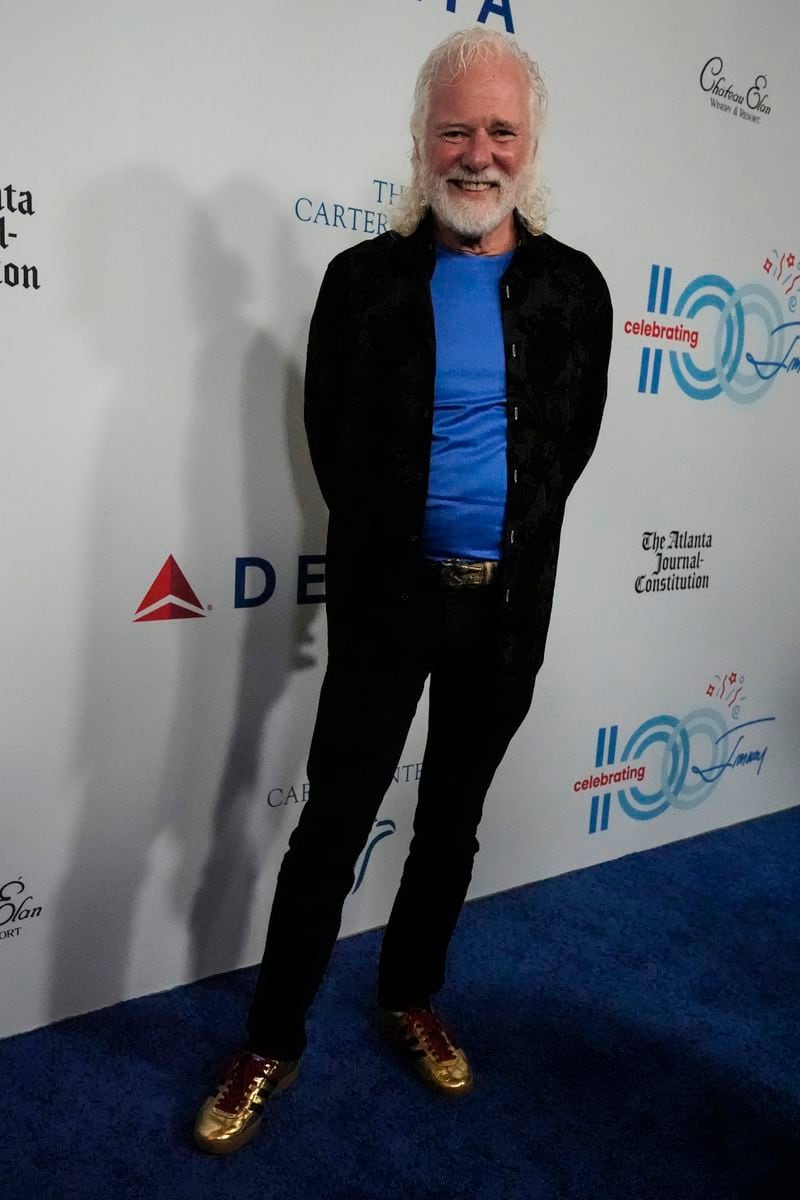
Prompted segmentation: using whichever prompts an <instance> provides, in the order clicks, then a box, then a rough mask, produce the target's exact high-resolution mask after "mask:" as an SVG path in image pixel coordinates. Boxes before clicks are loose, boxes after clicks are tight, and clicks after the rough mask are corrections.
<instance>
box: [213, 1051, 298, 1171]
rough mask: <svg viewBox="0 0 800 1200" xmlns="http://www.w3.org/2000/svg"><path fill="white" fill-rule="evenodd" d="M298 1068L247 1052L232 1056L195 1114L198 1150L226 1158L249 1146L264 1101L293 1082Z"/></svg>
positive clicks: (275, 1059)
mask: <svg viewBox="0 0 800 1200" xmlns="http://www.w3.org/2000/svg"><path fill="white" fill-rule="evenodd" d="M298 1068H299V1064H298V1063H297V1062H283V1061H282V1060H281V1059H277V1058H261V1056H260V1055H258V1054H251V1053H250V1051H249V1050H242V1051H241V1052H240V1053H239V1054H236V1055H234V1057H233V1058H232V1059H230V1060H229V1062H228V1064H227V1068H226V1070H225V1072H224V1075H223V1078H222V1079H221V1081H220V1085H219V1087H218V1089H217V1091H216V1093H215V1094H214V1095H213V1096H210V1097H209V1098H208V1100H206V1102H205V1104H204V1105H203V1107H202V1108H201V1109H200V1112H199V1113H198V1114H197V1121H196V1122H195V1127H194V1140H195V1142H196V1143H197V1145H198V1146H199V1147H200V1149H201V1150H206V1151H208V1153H209V1154H230V1153H232V1151H234V1150H238V1149H239V1147H240V1146H243V1145H244V1144H245V1142H249V1141H250V1138H251V1137H252V1136H253V1134H254V1133H255V1132H256V1130H257V1129H258V1127H259V1125H260V1124H261V1117H262V1116H263V1108H264V1105H265V1104H266V1102H267V1100H269V1099H270V1097H272V1096H275V1095H277V1094H278V1092H282V1091H283V1089H284V1088H287V1087H288V1086H289V1084H290V1083H293V1082H294V1080H295V1078H296V1077H297V1072H298Z"/></svg>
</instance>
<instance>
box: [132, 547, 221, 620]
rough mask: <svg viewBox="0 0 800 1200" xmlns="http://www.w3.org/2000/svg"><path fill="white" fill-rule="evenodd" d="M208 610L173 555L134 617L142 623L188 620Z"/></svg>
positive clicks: (202, 614)
mask: <svg viewBox="0 0 800 1200" xmlns="http://www.w3.org/2000/svg"><path fill="white" fill-rule="evenodd" d="M205 615H206V611H205V609H204V608H203V606H202V604H201V603H200V601H199V600H198V598H197V595H196V593H195V591H194V588H193V587H192V585H191V584H190V583H189V580H188V579H187V578H186V576H185V575H184V573H183V571H182V570H181V569H180V567H179V566H178V564H177V563H176V561H175V559H174V558H173V557H172V555H171V554H170V556H169V558H168V559H167V560H166V562H165V563H164V565H163V567H162V568H161V570H160V571H159V572H158V574H157V575H156V577H155V579H154V580H153V582H152V583H151V585H150V587H149V588H148V590H147V592H146V594H145V596H144V598H143V600H142V602H141V604H140V605H139V607H138V608H137V610H136V614H135V616H134V618H133V620H134V622H138V621H185V620H187V619H189V620H190V619H192V618H194V617H204V616H205Z"/></svg>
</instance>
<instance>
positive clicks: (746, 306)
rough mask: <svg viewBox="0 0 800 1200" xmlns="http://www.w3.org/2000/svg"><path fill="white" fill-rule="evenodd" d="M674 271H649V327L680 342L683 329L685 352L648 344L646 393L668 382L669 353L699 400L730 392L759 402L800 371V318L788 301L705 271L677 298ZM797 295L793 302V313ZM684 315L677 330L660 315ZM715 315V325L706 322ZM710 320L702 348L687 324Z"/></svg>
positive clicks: (643, 369) (685, 387)
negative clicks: (780, 379)
mask: <svg viewBox="0 0 800 1200" xmlns="http://www.w3.org/2000/svg"><path fill="white" fill-rule="evenodd" d="M674 291H675V289H674V287H673V278H672V268H671V267H661V266H659V265H658V264H656V263H654V264H653V266H652V267H651V270H650V284H649V288H648V297H647V311H648V313H650V314H652V315H653V317H654V320H653V321H652V322H651V323H650V324H649V325H648V326H647V332H648V333H649V332H650V331H651V330H652V336H654V337H666V338H667V339H668V340H673V336H674V334H675V332H676V329H677V330H678V331H680V333H681V335H682V336H680V337H676V338H675V340H676V341H678V342H682V343H684V344H683V345H682V346H681V348H680V349H671V348H670V349H665V348H662V347H661V346H658V347H652V346H644V347H643V348H642V354H641V360H640V367H639V384H638V390H639V392H640V393H649V394H651V395H654V394H656V393H657V392H658V391H659V388H660V385H661V379H662V366H663V358H664V355H667V356H668V359H669V365H670V368H671V370H672V375H673V377H674V379H675V382H676V383H677V384H678V386H679V387H680V388H681V390H682V391H683V392H684V393H685V394H686V395H687V396H690V397H691V398H692V399H693V400H713V399H715V398H716V397H717V396H720V395H723V394H724V395H725V396H727V397H728V399H730V400H733V401H734V402H735V403H736V404H754V403H755V402H756V401H757V400H760V399H761V398H762V396H764V394H765V393H766V392H767V391H768V390H769V388H770V387H771V386H772V384H773V382H774V381H775V379H776V377H777V376H779V375H782V374H784V373H785V374H787V375H797V374H800V321H787V320H786V313H785V311H784V308H783V306H782V303H781V300H780V299H779V298H778V296H777V295H776V294H775V292H774V291H773V290H772V289H771V288H769V287H766V286H765V285H764V284H763V283H748V284H745V285H744V286H743V287H739V288H736V287H734V285H733V284H732V283H731V282H730V281H729V280H727V279H725V278H724V277H723V276H722V275H713V274H707V275H698V277H697V278H696V279H693V280H692V281H691V282H690V283H688V284H687V285H686V286H685V287H684V288H683V290H682V291H681V292H680V294H679V295H678V298H677V300H676V301H675V304H674V307H673V308H672V310H671V312H670V295H671V293H672V294H674ZM796 303H797V297H796V296H792V297H791V298H790V300H789V301H788V307H789V310H790V311H791V312H794V310H795V308H796ZM668 315H669V316H671V317H673V318H678V319H679V320H680V322H681V324H680V325H679V326H677V327H675V326H670V325H666V324H665V325H664V326H663V328H662V327H661V326H660V325H659V322H658V317H659V316H668ZM709 319H710V321H711V325H710V326H708V325H705V323H706V322H708V321H709ZM695 320H699V321H701V322H703V323H704V326H705V328H704V336H703V339H702V353H701V351H700V349H699V348H698V343H697V335H696V334H695V335H694V336H693V339H692V341H691V344H688V345H687V344H686V343H687V342H688V337H687V336H686V332H685V331H684V326H683V325H682V322H683V321H695Z"/></svg>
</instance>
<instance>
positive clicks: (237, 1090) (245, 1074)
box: [216, 1053, 272, 1113]
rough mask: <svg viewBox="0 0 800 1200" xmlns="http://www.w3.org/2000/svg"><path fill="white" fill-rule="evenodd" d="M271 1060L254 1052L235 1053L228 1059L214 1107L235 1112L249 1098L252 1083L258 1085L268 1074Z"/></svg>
mask: <svg viewBox="0 0 800 1200" xmlns="http://www.w3.org/2000/svg"><path fill="white" fill-rule="evenodd" d="M271 1065H272V1064H271V1061H270V1060H269V1059H263V1058H259V1057H257V1056H256V1055H255V1054H249V1053H245V1054H237V1055H235V1056H234V1057H233V1058H232V1059H229V1060H228V1064H227V1067H226V1069H225V1071H224V1074H223V1079H222V1083H221V1084H220V1087H219V1089H218V1091H217V1095H216V1107H217V1108H219V1109H221V1110H222V1112H227V1113H235V1112H236V1111H237V1110H238V1109H239V1108H241V1106H242V1104H244V1103H245V1101H247V1100H248V1099H250V1098H251V1095H252V1092H253V1090H254V1085H258V1086H260V1084H262V1083H263V1082H264V1080H265V1079H266V1078H268V1076H269V1074H270V1067H271Z"/></svg>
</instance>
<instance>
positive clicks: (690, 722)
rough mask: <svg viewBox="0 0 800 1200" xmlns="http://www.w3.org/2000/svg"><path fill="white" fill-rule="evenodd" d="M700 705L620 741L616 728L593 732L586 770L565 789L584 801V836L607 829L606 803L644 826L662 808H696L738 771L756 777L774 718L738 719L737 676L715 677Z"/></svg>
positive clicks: (742, 697)
mask: <svg viewBox="0 0 800 1200" xmlns="http://www.w3.org/2000/svg"><path fill="white" fill-rule="evenodd" d="M704 698H705V704H704V705H703V706H702V707H698V708H694V709H692V711H691V712H689V713H688V715H687V716H685V717H675V716H672V715H671V714H669V713H660V714H659V715H658V716H654V717H649V718H648V719H647V720H646V721H643V722H642V723H641V724H640V725H638V726H637V727H636V729H634V730H633V732H632V733H630V734H629V735H628V736H627V737H625V735H624V734H621V733H620V727H619V726H618V725H604V726H601V728H600V729H598V731H597V741H596V745H595V759H594V770H593V771H592V772H591V773H590V774H588V775H587V776H586V777H585V778H584V779H578V780H576V781H575V783H574V784H573V785H572V790H573V792H574V793H575V794H577V795H581V794H583V795H584V796H585V798H586V799H587V800H588V801H589V822H588V824H589V833H598V832H600V833H602V832H604V831H605V830H606V829H608V827H609V822H610V819H611V809H612V803H613V800H614V797H616V799H617V803H618V805H619V808H620V810H621V812H622V813H623V814H624V815H625V816H627V817H630V818H632V819H633V820H634V821H652V820H653V819H654V818H655V817H660V816H661V815H662V814H663V813H665V812H667V810H668V809H670V808H671V809H674V810H677V811H682V810H686V809H690V808H697V806H698V805H700V804H703V803H704V801H706V800H708V798H709V796H710V795H711V794H712V792H714V791H715V789H716V788H717V787H718V786H719V784H720V782H721V781H722V780H723V779H725V778H727V777H729V776H730V775H732V774H733V773H734V772H736V771H738V770H741V769H742V768H745V769H748V770H749V771H751V772H752V773H753V775H754V776H759V775H760V774H761V771H762V768H763V767H764V763H765V762H766V759H767V750H768V745H767V742H766V737H767V733H768V731H769V728H770V722H773V721H774V720H775V717H773V716H765V717H754V718H751V719H743V718H744V715H745V714H744V712H743V706H744V704H745V701H746V700H747V695H746V689H745V680H744V676H743V675H742V674H741V673H740V672H738V671H729V672H727V673H726V674H725V675H715V676H714V677H713V678H712V679H710V680H709V682H708V684H707V686H706V688H705V697H704ZM710 701H713V702H714V704H715V707H711V704H710Z"/></svg>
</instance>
